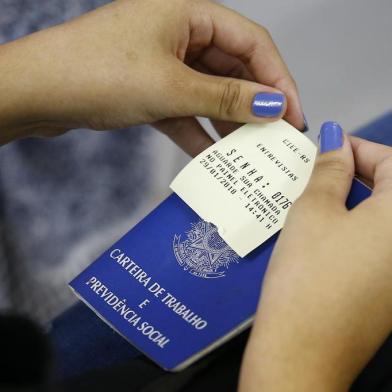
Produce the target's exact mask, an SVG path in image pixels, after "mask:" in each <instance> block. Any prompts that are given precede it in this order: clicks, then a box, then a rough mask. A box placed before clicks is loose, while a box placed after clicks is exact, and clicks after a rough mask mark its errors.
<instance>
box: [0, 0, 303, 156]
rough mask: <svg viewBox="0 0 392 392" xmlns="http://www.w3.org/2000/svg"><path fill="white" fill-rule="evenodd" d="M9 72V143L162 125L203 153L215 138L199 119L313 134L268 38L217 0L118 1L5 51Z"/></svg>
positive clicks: (5, 133) (4, 70)
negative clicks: (84, 130) (282, 125)
mask: <svg viewBox="0 0 392 392" xmlns="http://www.w3.org/2000/svg"><path fill="white" fill-rule="evenodd" d="M0 74H1V81H0V97H1V98H0V130H1V131H0V144H1V143H2V142H3V143H4V142H6V141H9V140H12V139H13V138H16V137H20V136H29V135H31V134H36V135H44V136H45V135H56V134H59V133H61V132H64V131H66V130H67V129H70V128H75V127H88V128H92V129H97V130H103V129H114V128H124V127H128V126H130V125H134V124H141V123H155V125H156V126H157V127H158V128H160V129H161V130H163V131H164V132H165V133H167V134H168V135H169V136H170V137H171V138H172V139H173V140H174V141H175V142H177V143H178V144H179V145H180V146H181V147H182V148H183V149H184V150H185V151H187V152H188V153H190V154H191V155H196V154H197V153H199V152H201V151H202V150H203V149H204V148H206V147H208V146H209V145H210V144H211V143H212V140H211V138H210V137H209V136H208V135H207V133H206V132H205V131H204V129H203V128H202V127H201V126H200V124H199V123H198V122H197V121H196V119H195V116H204V117H209V118H211V119H214V120H220V122H217V123H216V127H217V129H218V130H219V132H220V134H221V135H225V134H227V133H228V132H230V131H231V130H232V129H233V128H234V125H233V123H244V122H265V121H273V120H276V119H279V118H281V117H284V118H285V119H286V120H288V121H289V122H290V123H291V124H292V125H294V126H295V127H297V128H298V129H303V128H304V118H303V114H302V109H301V105H300V100H299V96H298V91H297V88H296V85H295V83H294V81H293V78H292V77H291V75H290V73H289V71H288V69H287V67H286V65H285V63H284V62H283V60H282V58H281V56H280V55H279V53H278V50H277V48H276V47H275V45H274V43H273V41H272V39H271V37H270V35H269V34H268V32H267V30H266V29H265V28H263V27H262V26H259V25H257V24H256V23H254V22H252V21H250V20H248V19H246V18H244V17H242V16H241V15H239V14H237V13H236V12H234V11H232V10H230V9H227V8H225V7H223V6H221V5H218V4H216V3H214V2H211V1H207V0H170V1H166V0H132V1H131V0H119V1H114V2H112V3H110V4H108V5H106V6H104V7H101V8H98V9H96V10H95V11H93V12H90V13H87V14H85V15H83V16H81V17H79V18H76V19H74V20H72V21H70V22H68V23H64V24H61V25H58V26H55V27H53V28H50V29H47V30H43V31H40V32H38V33H35V34H32V35H30V36H27V37H25V38H22V39H19V40H17V41H14V42H10V43H8V44H6V45H3V46H0ZM237 126H238V125H237Z"/></svg>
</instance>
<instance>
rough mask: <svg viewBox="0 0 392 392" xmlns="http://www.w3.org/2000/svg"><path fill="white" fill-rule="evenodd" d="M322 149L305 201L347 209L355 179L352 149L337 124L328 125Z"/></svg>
mask: <svg viewBox="0 0 392 392" xmlns="http://www.w3.org/2000/svg"><path fill="white" fill-rule="evenodd" d="M319 140H320V148H319V155H318V156H317V159H316V163H315V166H314V169H313V173H312V176H311V178H310V181H309V184H308V186H307V188H306V190H305V192H304V196H305V197H310V198H312V199H313V200H314V201H315V202H316V203H321V202H327V203H331V204H332V205H333V206H336V207H337V208H345V202H346V199H347V195H348V192H349V190H350V187H351V182H352V179H353V175H354V159H353V154H352V150H351V145H350V142H349V140H348V138H347V137H345V136H344V134H343V130H342V128H341V127H340V125H339V124H337V123H335V122H326V123H324V124H323V125H322V127H321V131H320V139H319Z"/></svg>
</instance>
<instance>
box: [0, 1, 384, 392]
mask: <svg viewBox="0 0 392 392" xmlns="http://www.w3.org/2000/svg"><path fill="white" fill-rule="evenodd" d="M0 74H1V78H0V96H1V97H3V99H1V100H0V130H1V131H0V144H4V143H6V142H9V141H11V140H15V139H17V138H21V137H26V136H34V135H35V136H55V135H59V134H61V133H64V132H66V131H67V130H69V129H72V128H77V127H78V128H79V127H88V128H92V129H96V130H104V129H115V128H123V127H127V126H130V125H134V124H142V123H153V124H154V125H155V126H156V127H157V128H159V129H160V130H162V131H163V132H165V133H166V134H167V135H168V136H169V137H171V138H172V139H173V140H174V141H175V142H176V143H177V144H178V145H179V146H181V147H182V148H183V149H184V150H185V151H187V152H188V153H189V154H191V155H193V156H194V155H196V154H198V153H199V152H201V151H202V150H203V149H205V148H206V147H208V146H209V145H211V144H212V142H213V141H212V139H211V138H210V137H209V136H208V135H207V133H206V132H205V131H204V129H203V128H202V127H201V126H200V124H199V123H198V122H197V120H196V118H195V116H205V117H209V118H211V119H212V120H213V123H214V125H215V127H216V129H217V130H218V132H219V133H220V135H222V136H224V135H226V134H227V133H229V132H231V131H232V130H233V129H234V128H235V127H236V126H237V124H238V123H243V122H265V121H272V120H275V119H276V118H275V119H265V118H260V117H255V116H253V115H252V113H251V102H252V99H253V97H254V95H255V94H256V93H259V92H282V93H284V94H285V97H286V105H285V108H284V111H283V112H282V116H284V118H285V119H286V120H288V121H289V122H290V123H291V124H293V125H294V126H295V127H297V128H298V129H302V128H303V127H304V122H303V115H302V109H301V105H300V101H299V96H298V91H297V88H296V86H295V83H294V81H293V79H292V77H291V76H290V74H289V72H288V70H287V67H286V66H285V64H284V62H283V60H282V58H281V57H280V55H279V53H278V51H277V49H276V47H275V45H274V43H273V41H272V39H271V37H270V35H269V34H268V32H267V31H266V30H265V29H264V28H263V27H261V26H258V25H256V24H255V23H253V22H251V21H249V20H247V19H246V18H244V17H242V16H240V15H238V14H236V13H235V12H234V11H231V10H229V9H226V8H224V7H222V6H219V5H217V4H214V3H212V2H208V1H204V0H171V1H163V0H133V1H129V0H122V1H115V2H112V3H110V4H109V5H107V6H105V7H102V8H99V9H97V10H96V11H94V12H91V13H88V14H85V15H84V16H82V17H80V18H77V19H74V20H73V21H71V22H68V23H65V24H62V25H59V26H56V27H53V28H51V29H47V30H43V31H41V32H38V33H36V34H32V35H30V36H27V37H25V38H23V39H20V40H17V41H14V42H11V43H8V44H6V45H2V46H0ZM4 97H6V99H4ZM354 169H355V170H356V171H357V172H359V174H360V175H361V176H362V177H364V178H365V179H366V181H368V182H374V184H375V188H374V194H373V196H372V197H371V198H370V199H368V200H367V201H365V202H363V203H361V204H360V205H359V206H357V207H356V208H355V209H354V210H352V211H350V212H348V211H347V210H346V209H345V207H344V201H345V198H346V196H347V193H348V190H349V185H350V182H351V180H352V175H353V173H354ZM391 173H392V152H391V149H390V148H388V147H385V146H379V145H376V144H374V143H369V142H365V141H362V140H360V139H354V138H352V139H350V140H349V139H347V138H346V141H345V144H344V147H343V148H342V149H341V150H339V151H335V152H330V153H326V154H323V155H322V156H320V157H319V158H318V162H317V164H316V168H315V171H314V174H313V177H312V179H311V181H310V184H309V186H308V188H307V190H306V191H305V193H304V195H303V196H302V197H301V198H300V199H299V200H298V201H297V202H296V203H295V205H294V206H293V208H292V209H291V211H290V214H289V217H288V219H287V222H286V225H285V228H284V230H283V232H282V234H281V236H280V239H279V242H278V245H277V246H276V248H275V251H274V255H273V258H272V260H271V263H270V266H269V269H268V273H267V275H266V278H265V282H264V285H263V293H262V297H261V301H260V308H259V310H258V312H257V316H256V320H255V325H254V328H253V330H252V334H251V338H250V340H249V344H248V347H247V350H246V353H245V357H244V361H243V367H242V372H241V381H240V386H239V388H240V391H247V392H252V391H260V390H263V391H308V390H309V391H315V390H317V391H343V390H347V389H348V387H349V385H350V383H351V382H352V380H353V379H354V378H355V376H356V374H357V373H358V372H359V371H360V369H361V368H362V367H363V365H364V364H365V363H366V362H367V360H368V359H369V358H370V357H371V355H373V353H374V352H375V351H376V349H377V348H378V347H379V345H380V344H381V343H382V341H383V340H384V339H385V337H386V336H387V335H388V333H389V331H390V330H391V321H392V320H391V318H392V317H391V316H390V315H391V314H392V312H391V310H392V288H391V286H390V284H389V283H390V281H391V278H392V272H391V269H390V260H391V257H392V245H391V241H390V239H389V238H388V237H389V233H390V230H391V229H392V227H391V226H392V223H391V222H392V209H391V208H389V200H391V196H392V194H391V193H392V175H391ZM298 233H305V234H304V235H298Z"/></svg>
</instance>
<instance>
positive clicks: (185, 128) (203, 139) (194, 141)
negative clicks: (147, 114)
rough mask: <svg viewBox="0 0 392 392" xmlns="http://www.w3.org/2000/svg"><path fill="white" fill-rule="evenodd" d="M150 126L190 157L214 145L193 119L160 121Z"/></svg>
mask: <svg viewBox="0 0 392 392" xmlns="http://www.w3.org/2000/svg"><path fill="white" fill-rule="evenodd" d="M152 125H153V126H154V127H155V128H157V129H158V130H160V131H161V132H163V133H164V134H165V135H167V136H168V137H169V138H170V139H172V140H173V141H174V142H175V143H176V144H177V145H178V146H179V147H180V148H181V149H182V150H184V151H185V152H186V153H187V154H189V155H190V156H192V157H195V156H196V155H198V154H200V153H201V152H202V151H204V150H205V149H206V148H207V147H209V146H211V145H212V144H213V143H214V140H213V139H212V138H211V137H210V136H209V135H208V134H207V132H206V131H205V130H204V129H203V127H202V126H201V125H200V123H199V122H198V121H197V120H196V119H195V118H193V117H184V118H172V119H167V120H161V121H157V122H155V123H154V124H152Z"/></svg>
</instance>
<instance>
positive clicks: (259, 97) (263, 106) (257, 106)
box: [252, 93, 285, 117]
mask: <svg viewBox="0 0 392 392" xmlns="http://www.w3.org/2000/svg"><path fill="white" fill-rule="evenodd" d="M284 101H285V97H284V95H283V94H279V93H258V94H256V95H255V97H254V98H253V102H252V112H253V114H254V115H255V116H257V117H277V116H279V115H280V114H281V112H282V110H283V107H284Z"/></svg>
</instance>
